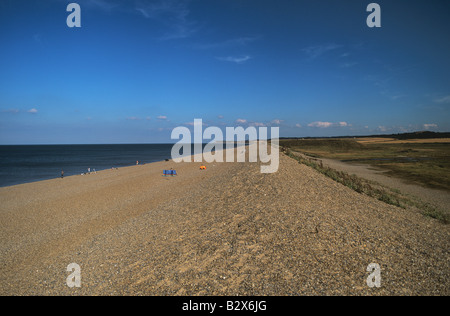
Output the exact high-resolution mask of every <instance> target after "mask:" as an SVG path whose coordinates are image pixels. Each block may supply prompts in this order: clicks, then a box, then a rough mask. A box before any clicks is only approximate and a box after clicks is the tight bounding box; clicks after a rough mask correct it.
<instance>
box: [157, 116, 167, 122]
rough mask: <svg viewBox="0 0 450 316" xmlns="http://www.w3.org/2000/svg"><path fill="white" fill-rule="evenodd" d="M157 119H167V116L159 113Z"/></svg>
mask: <svg viewBox="0 0 450 316" xmlns="http://www.w3.org/2000/svg"><path fill="white" fill-rule="evenodd" d="M157 119H158V120H161V121H167V116H165V115H160V116H158V117H157Z"/></svg>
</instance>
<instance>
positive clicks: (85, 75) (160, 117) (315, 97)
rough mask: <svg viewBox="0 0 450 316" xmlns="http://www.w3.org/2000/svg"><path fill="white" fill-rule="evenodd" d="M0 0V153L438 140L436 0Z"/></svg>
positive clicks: (444, 30)
mask: <svg viewBox="0 0 450 316" xmlns="http://www.w3.org/2000/svg"><path fill="white" fill-rule="evenodd" d="M70 2H71V1H62V0H0V144H3V145H5V144H97V143H173V142H176V141H177V140H171V132H172V130H173V129H174V128H175V127H178V126H186V127H189V128H192V127H193V121H194V119H202V122H203V127H204V128H206V127H208V126H217V127H220V128H225V127H227V126H228V127H237V126H242V127H244V128H247V127H249V126H254V127H257V128H258V127H264V126H265V127H279V129H280V136H281V137H322V136H357V135H373V134H391V133H402V132H412V131H424V130H429V131H437V132H449V131H450V58H449V56H450V41H449V40H448V38H449V36H450V19H449V18H448V17H449V14H450V1H448V0H442V1H440V0H439V1H438V0H429V1H424V0H420V1H418V0H389V1H376V3H377V4H379V6H380V12H381V13H380V17H381V27H374V28H371V27H369V26H368V25H367V18H368V16H369V15H370V14H371V12H367V6H368V5H369V4H370V3H371V2H372V1H364V0H341V1H336V0H314V1H312V0H308V1H303V0H276V1H275V0H245V1H244V0H190V1H175V0H128V1H124V0H122V1H119V0H110V1H107V0H78V1H73V2H75V3H77V4H79V6H80V8H81V14H80V21H81V27H72V28H71V27H68V25H67V18H68V16H69V15H70V14H71V12H68V11H67V6H68V4H69V3H70Z"/></svg>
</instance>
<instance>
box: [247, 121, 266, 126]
mask: <svg viewBox="0 0 450 316" xmlns="http://www.w3.org/2000/svg"><path fill="white" fill-rule="evenodd" d="M249 125H250V126H254V127H264V126H266V124H264V123H261V122H252V123H250V124H249Z"/></svg>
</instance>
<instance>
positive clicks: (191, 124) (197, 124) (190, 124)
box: [185, 121, 208, 126]
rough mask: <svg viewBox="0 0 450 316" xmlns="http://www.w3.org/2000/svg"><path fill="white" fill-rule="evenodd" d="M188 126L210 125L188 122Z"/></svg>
mask: <svg viewBox="0 0 450 316" xmlns="http://www.w3.org/2000/svg"><path fill="white" fill-rule="evenodd" d="M185 124H186V125H189V126H207V125H208V124H206V123H205V122H203V121H202V122H200V121H194V122H188V123H185Z"/></svg>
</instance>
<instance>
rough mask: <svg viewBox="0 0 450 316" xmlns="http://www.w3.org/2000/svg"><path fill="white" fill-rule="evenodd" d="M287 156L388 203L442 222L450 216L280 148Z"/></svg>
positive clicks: (446, 220) (377, 185) (396, 192)
mask: <svg viewBox="0 0 450 316" xmlns="http://www.w3.org/2000/svg"><path fill="white" fill-rule="evenodd" d="M282 151H283V152H284V153H285V154H286V155H287V156H289V157H291V158H292V159H295V160H297V161H298V162H299V163H301V164H304V165H306V166H309V167H311V168H313V169H315V170H317V171H318V172H320V173H321V174H323V175H325V176H327V177H329V178H331V179H333V180H334V181H336V182H338V183H341V184H343V185H345V186H346V187H348V188H350V189H352V190H354V191H356V192H358V193H360V194H364V195H367V196H370V197H372V198H375V199H377V200H379V201H382V202H384V203H386V204H389V205H394V206H397V207H401V208H404V209H406V208H407V207H416V208H418V209H419V210H421V213H422V214H423V215H425V216H428V217H432V218H435V219H437V220H439V221H440V222H442V223H444V224H448V223H449V221H450V218H449V216H448V214H446V213H444V212H441V211H439V210H437V209H435V208H433V207H432V206H430V205H429V204H426V203H423V202H421V201H416V200H412V199H411V198H409V197H406V196H404V195H402V194H401V192H400V191H399V190H395V189H394V190H392V189H386V188H384V187H382V186H381V185H379V184H377V183H374V182H372V181H369V180H366V179H363V178H360V177H358V176H356V175H350V174H348V173H346V172H342V171H338V170H335V169H332V168H330V167H327V166H324V165H323V164H322V163H321V162H317V161H316V160H315V159H313V158H312V159H308V158H304V157H301V156H299V155H296V154H294V153H293V152H292V151H291V150H290V149H289V148H285V147H283V150H282Z"/></svg>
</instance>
